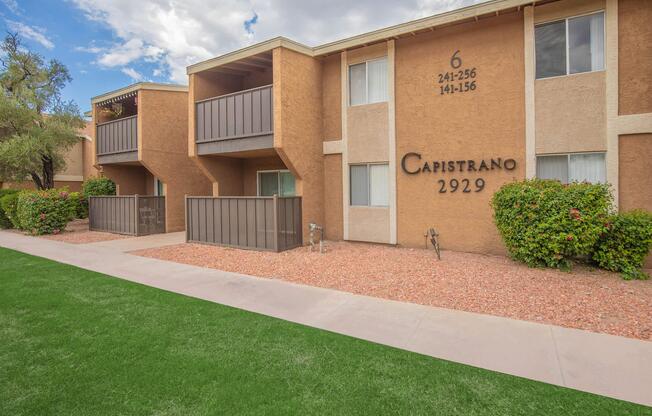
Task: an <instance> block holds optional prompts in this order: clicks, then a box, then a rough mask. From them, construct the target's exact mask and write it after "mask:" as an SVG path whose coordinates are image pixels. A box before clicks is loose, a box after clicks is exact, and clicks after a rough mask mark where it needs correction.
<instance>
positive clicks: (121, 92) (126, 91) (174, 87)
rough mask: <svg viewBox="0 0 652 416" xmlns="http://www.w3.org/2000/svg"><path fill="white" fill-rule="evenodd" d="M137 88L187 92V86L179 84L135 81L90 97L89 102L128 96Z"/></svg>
mask: <svg viewBox="0 0 652 416" xmlns="http://www.w3.org/2000/svg"><path fill="white" fill-rule="evenodd" d="M138 90H159V91H178V92H188V86H187V85H179V84H161V83H157V82H137V83H135V84H131V85H127V86H126V87H122V88H120V89H117V90H114V91H110V92H107V93H104V94H101V95H98V96H95V97H93V98H91V104H93V105H98V104H102V103H104V102H108V101H111V100H116V99H119V98H120V97H121V96H128V95H130V94H132V93H135V92H136V91H138Z"/></svg>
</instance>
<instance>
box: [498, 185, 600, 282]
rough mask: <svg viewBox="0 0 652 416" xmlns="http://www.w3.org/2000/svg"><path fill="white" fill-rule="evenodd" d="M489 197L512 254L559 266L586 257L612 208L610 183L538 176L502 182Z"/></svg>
mask: <svg viewBox="0 0 652 416" xmlns="http://www.w3.org/2000/svg"><path fill="white" fill-rule="evenodd" d="M491 203H492V206H493V209H494V219H495V222H496V225H497V226H498V230H499V232H500V234H501V236H502V238H503V241H504V242H505V245H506V246H507V250H508V251H509V253H510V255H511V256H512V257H513V258H514V259H516V260H520V261H522V262H524V263H526V264H527V265H529V266H547V267H557V268H561V269H568V268H570V265H571V261H572V260H573V259H576V258H578V257H585V258H590V256H591V254H592V252H593V249H594V247H595V245H596V243H597V241H598V238H600V235H601V234H602V233H604V232H605V231H606V228H605V224H606V223H607V218H608V217H609V215H610V212H611V209H612V198H611V192H610V190H609V186H608V185H604V184H588V183H573V184H570V185H562V184H561V183H559V182H557V181H550V180H538V179H535V180H527V181H523V182H514V183H510V184H507V185H504V186H503V187H502V188H500V189H499V190H498V192H496V194H495V195H494V197H493V199H492V202H491Z"/></svg>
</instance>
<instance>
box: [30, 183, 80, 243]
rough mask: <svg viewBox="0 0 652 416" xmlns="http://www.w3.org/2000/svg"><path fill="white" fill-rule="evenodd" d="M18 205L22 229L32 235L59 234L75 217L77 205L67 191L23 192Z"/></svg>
mask: <svg viewBox="0 0 652 416" xmlns="http://www.w3.org/2000/svg"><path fill="white" fill-rule="evenodd" d="M17 205H18V206H17V214H18V222H19V223H20V228H22V229H23V230H25V231H27V232H29V233H30V234H32V235H42V234H58V233H60V232H61V231H63V230H64V229H65V228H66V225H67V224H68V222H69V221H70V220H71V219H73V218H74V216H75V215H74V210H75V204H74V203H73V202H71V198H70V194H69V193H68V191H67V190H65V189H64V190H62V189H50V190H47V191H35V192H21V193H19V194H18V204H17Z"/></svg>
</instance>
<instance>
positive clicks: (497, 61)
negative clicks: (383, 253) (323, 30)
mask: <svg viewBox="0 0 652 416" xmlns="http://www.w3.org/2000/svg"><path fill="white" fill-rule="evenodd" d="M650 21H652V2H648V1H638V0H560V1H537V2H536V3H535V2H533V1H525V0H495V1H488V2H485V3H482V4H480V5H476V6H472V7H468V8H465V9H460V10H456V11H452V12H449V13H444V14H441V15H436V16H433V17H428V18H424V19H421V20H417V21H413V22H409V23H405V24H401V25H397V26H394V27H390V28H386V29H381V30H378V31H375V32H371V33H367V34H363V35H360V36H354V37H352V38H348V39H344V40H341V41H337V42H334V43H330V44H326V45H321V46H317V47H307V46H304V45H301V44H298V43H296V42H293V41H291V40H288V39H285V38H276V39H272V40H270V41H267V42H263V43H260V44H256V45H253V46H250V47H247V48H245V49H241V50H238V51H235V52H232V53H228V54H225V55H222V56H219V57H217V58H214V59H211V60H208V61H205V62H201V63H198V64H195V65H192V66H190V67H188V74H189V91H188V92H189V102H190V106H189V115H188V120H189V124H188V146H189V155H190V156H191V157H192V158H193V159H194V160H195V162H196V163H197V165H198V166H199V167H200V168H201V169H202V171H203V172H204V174H205V175H206V177H207V178H208V179H209V180H210V181H211V182H212V184H213V186H212V192H213V195H215V196H255V195H270V194H272V193H277V194H279V195H298V196H301V198H302V221H303V228H304V230H303V236H304V241H305V240H306V236H307V226H308V223H310V222H316V223H319V224H321V225H323V226H324V229H325V234H326V237H327V238H329V239H344V240H355V241H368V242H378V243H388V244H399V245H403V246H410V247H423V246H424V233H425V231H426V230H427V229H428V228H430V227H435V228H436V229H437V230H438V231H439V232H440V234H441V237H440V238H441V242H442V245H443V247H445V248H448V249H453V250H462V251H472V252H481V253H503V252H504V247H503V245H502V243H501V240H500V237H499V235H498V233H497V230H496V227H495V225H494V224H493V221H492V211H491V209H490V207H489V201H490V199H491V196H492V195H493V193H494V191H496V190H497V189H498V188H499V187H500V186H501V185H503V184H505V183H507V182H510V181H514V180H521V179H524V178H526V177H527V178H532V177H536V176H539V177H543V178H557V179H559V180H561V181H575V180H577V181H582V180H588V181H606V182H609V183H611V184H612V186H613V190H614V195H615V199H616V202H617V203H618V204H619V206H620V208H621V209H623V210H629V209H633V208H644V209H648V210H652V182H651V180H652V179H651V177H652V175H650V172H652V90H651V87H650V86H651V85H652V42H651V41H652V25H650V23H649V22H650Z"/></svg>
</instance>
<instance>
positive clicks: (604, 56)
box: [534, 9, 607, 156]
mask: <svg viewBox="0 0 652 416" xmlns="http://www.w3.org/2000/svg"><path fill="white" fill-rule="evenodd" d="M600 13H602V16H603V18H602V25H603V29H602V37H603V39H602V45H603V47H604V50H603V51H602V59H603V62H602V69H592V70H590V71H583V72H574V73H572V74H571V73H570V49H569V46H568V21H569V20H571V19H575V18H577V17H584V16H591V15H594V14H600ZM561 21H563V22H564V27H565V29H564V30H566V36H565V38H566V39H565V40H566V73H565V74H562V75H553V76H551V77H543V78H536V56H537V53H536V48H537V39H536V35H535V37H534V59H535V62H534V71H535V79H537V80H539V79H551V78H559V77H567V76H572V75H580V74H590V73H593V72H603V71H606V70H607V13H605V11H604V9H602V10H596V11H593V12H588V13H583V14H578V15H575V16H568V17H564V18H561V19H552V20H547V21H545V22H539V23H537V24H535V25H534V29H535V31H536V28H537V27H538V26H544V25H547V24H549V23H556V22H561ZM593 153H599V152H593ZM562 155H563V154H562ZM550 156H552V155H550ZM557 156H561V155H557Z"/></svg>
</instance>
